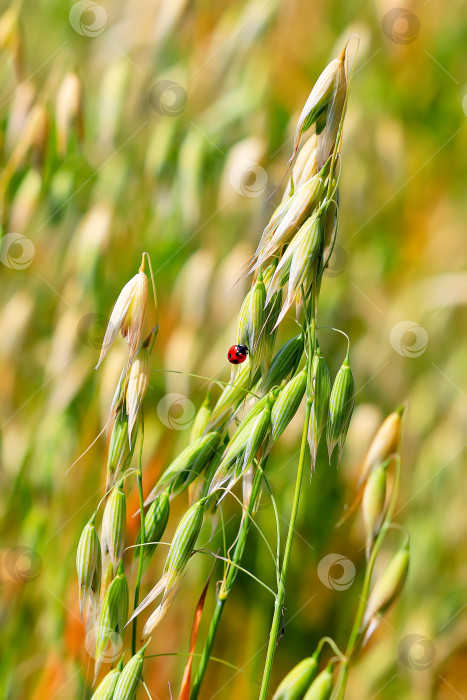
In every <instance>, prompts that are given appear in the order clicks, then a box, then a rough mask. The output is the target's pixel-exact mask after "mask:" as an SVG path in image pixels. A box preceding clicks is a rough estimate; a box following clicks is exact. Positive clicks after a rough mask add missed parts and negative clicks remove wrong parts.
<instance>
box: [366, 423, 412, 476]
mask: <svg viewBox="0 0 467 700" xmlns="http://www.w3.org/2000/svg"><path fill="white" fill-rule="evenodd" d="M402 415H403V410H402V409H401V410H400V411H394V412H393V413H391V414H389V416H387V418H385V419H384V421H383V423H382V424H381V426H380V427H379V428H378V431H377V433H376V435H375V436H374V438H373V440H372V441H371V444H370V447H369V448H368V451H367V453H366V455H365V459H364V460H363V463H362V466H361V469H360V477H359V481H358V483H359V485H360V484H361V483H362V482H363V481H364V480H365V479H366V478H367V476H368V473H369V472H370V471H371V470H372V469H374V467H376V466H377V465H378V464H382V463H383V462H385V461H386V460H387V459H388V458H389V457H390V456H391V455H393V454H394V453H395V452H397V449H398V446H399V441H400V436H401V429H402Z"/></svg>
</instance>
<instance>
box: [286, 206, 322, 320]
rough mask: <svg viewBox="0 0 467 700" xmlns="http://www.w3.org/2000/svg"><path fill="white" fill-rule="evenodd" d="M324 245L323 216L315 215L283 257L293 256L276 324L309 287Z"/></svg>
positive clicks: (299, 232)
mask: <svg viewBox="0 0 467 700" xmlns="http://www.w3.org/2000/svg"><path fill="white" fill-rule="evenodd" d="M322 245H323V225H322V219H321V216H317V215H313V216H311V217H310V218H309V219H307V220H306V221H305V223H304V224H303V225H302V226H301V228H300V230H299V231H298V233H297V235H296V236H295V238H294V240H293V241H292V243H291V244H290V246H289V247H288V249H287V251H286V253H285V255H284V257H283V258H282V259H284V258H285V257H286V256H287V255H288V254H290V256H291V265H290V271H289V288H288V293H287V299H286V300H285V303H284V305H283V307H282V310H281V312H280V314H279V317H278V319H277V321H276V325H279V323H280V322H281V321H282V319H283V318H284V316H285V314H286V313H287V311H288V310H289V309H290V307H291V306H292V304H293V302H294V301H295V298H296V296H297V294H298V292H299V291H300V290H301V289H302V287H304V286H307V287H308V281H309V280H310V278H311V277H312V270H313V266H314V264H315V260H316V257H317V255H318V254H319V253H320V252H321V249H322ZM289 251H290V253H289ZM281 262H282V260H281ZM279 267H280V263H279V265H278V268H279Z"/></svg>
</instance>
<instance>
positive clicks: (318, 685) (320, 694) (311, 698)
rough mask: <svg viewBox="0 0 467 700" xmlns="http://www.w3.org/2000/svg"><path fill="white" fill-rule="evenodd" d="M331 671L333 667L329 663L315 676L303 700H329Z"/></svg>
mask: <svg viewBox="0 0 467 700" xmlns="http://www.w3.org/2000/svg"><path fill="white" fill-rule="evenodd" d="M332 671H333V665H332V663H329V664H328V665H327V666H326V668H325V669H324V671H321V673H320V674H319V675H318V676H316V678H315V680H314V681H313V682H312V684H311V685H310V687H309V688H308V690H307V691H306V693H305V696H304V698H303V700H329V699H330V697H331V695H332Z"/></svg>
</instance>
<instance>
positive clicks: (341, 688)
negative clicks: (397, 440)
mask: <svg viewBox="0 0 467 700" xmlns="http://www.w3.org/2000/svg"><path fill="white" fill-rule="evenodd" d="M399 480H400V456H399V455H397V457H396V470H395V476H394V486H393V490H392V494H391V501H390V503H389V507H388V511H387V513H386V518H385V520H384V524H383V525H382V527H381V530H380V531H379V534H378V536H377V538H376V540H375V543H374V546H373V549H372V551H371V555H370V558H369V560H368V564H367V567H366V571H365V578H364V580H363V586H362V593H361V595H360V603H359V606H358V609H357V614H356V616H355V620H354V623H353V626H352V631H351V632H350V636H349V641H348V643H347V648H346V650H345V656H346V657H347V661H346V663H344V664H343V665H342V667H341V672H340V675H339V679H338V683H337V690H336V693H335V695H333V697H335V698H336V700H343V699H344V693H345V688H346V684H347V675H348V671H349V662H350V658H351V656H352V654H353V652H354V651H355V647H356V645H357V642H358V639H359V637H360V633H361V631H362V630H361V626H362V621H363V616H364V615H365V609H366V603H367V600H368V596H369V593H370V585H371V577H372V575H373V569H374V566H375V562H376V558H377V556H378V554H379V551H380V549H381V545H382V544H383V542H384V538H385V537H386V532H387V531H388V528H389V526H390V525H391V518H392V515H393V513H394V508H395V506H396V502H397V494H398V491H399Z"/></svg>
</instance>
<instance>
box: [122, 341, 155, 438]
mask: <svg viewBox="0 0 467 700" xmlns="http://www.w3.org/2000/svg"><path fill="white" fill-rule="evenodd" d="M150 374H151V370H150V367H149V352H148V350H147V348H146V347H145V346H144V345H142V346H141V347H140V348H139V350H138V352H137V353H136V355H135V357H134V359H133V361H132V363H131V365H130V370H129V372H128V383H127V388H126V396H125V403H126V411H127V414H128V440H129V443H130V445H131V434H132V432H133V428H134V426H135V423H136V418H137V416H138V412H139V409H140V407H141V404H142V402H143V399H144V397H145V395H146V391H147V390H148V386H149V377H150Z"/></svg>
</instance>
